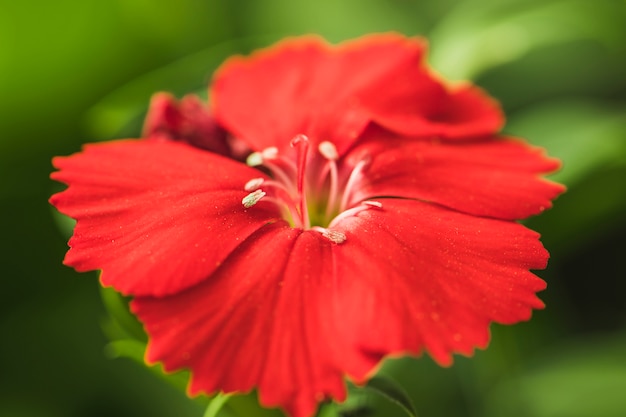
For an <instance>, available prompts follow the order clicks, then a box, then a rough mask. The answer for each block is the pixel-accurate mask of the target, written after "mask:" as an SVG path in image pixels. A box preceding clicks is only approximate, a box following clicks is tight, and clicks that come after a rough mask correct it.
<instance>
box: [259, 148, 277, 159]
mask: <svg viewBox="0 0 626 417" xmlns="http://www.w3.org/2000/svg"><path fill="white" fill-rule="evenodd" d="M261 155H262V156H263V158H264V159H276V157H277V156H278V148H277V147H275V146H270V147H269V148H265V149H263V150H262V151H261Z"/></svg>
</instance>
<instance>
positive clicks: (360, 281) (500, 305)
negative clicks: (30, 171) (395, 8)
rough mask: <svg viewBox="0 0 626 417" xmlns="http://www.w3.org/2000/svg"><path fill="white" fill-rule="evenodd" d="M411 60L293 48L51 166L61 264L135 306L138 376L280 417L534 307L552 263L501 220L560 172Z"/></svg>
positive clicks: (530, 205)
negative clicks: (240, 396)
mask: <svg viewBox="0 0 626 417" xmlns="http://www.w3.org/2000/svg"><path fill="white" fill-rule="evenodd" d="M424 53H425V44H424V42H423V41H422V40H419V39H412V38H404V37H402V36H400V35H393V34H387V35H374V36H368V37H364V38H361V39H359V40H356V41H351V42H346V43H344V44H341V45H339V46H334V47H333V46H329V45H327V44H326V43H324V42H323V41H321V40H319V39H317V38H311V37H306V38H300V39H291V40H287V41H284V42H282V43H280V44H279V45H276V46H274V47H272V48H269V49H266V50H263V51H261V52H257V53H255V54H253V55H252V56H251V57H249V58H243V57H236V58H232V59H230V60H229V61H227V62H226V63H225V64H224V65H223V66H222V68H221V69H220V70H219V71H218V72H217V74H216V75H215V78H214V81H213V84H212V86H211V90H210V96H211V97H212V106H211V110H209V109H208V108H205V107H204V106H203V105H202V104H201V103H200V102H199V101H198V100H197V99H195V98H193V97H189V98H185V99H184V100H183V101H182V102H181V103H180V104H179V103H176V102H175V101H174V99H173V98H172V97H170V96H165V95H158V96H156V97H155V99H154V101H153V103H152V107H151V111H150V114H149V116H148V119H147V123H146V129H145V136H146V137H147V138H148V140H122V141H116V142H110V143H103V144H94V145H88V146H86V147H85V148H84V150H83V151H82V152H81V153H78V154H76V155H73V156H70V157H59V158H55V159H54V165H55V167H56V168H58V169H59V171H57V172H55V173H54V174H52V177H53V178H54V179H56V180H58V181H61V182H64V183H66V184H68V185H69V187H68V188H67V190H65V191H63V192H61V193H59V194H56V195H54V196H53V197H52V198H51V202H52V204H53V205H54V206H56V207H57V208H58V209H59V210H60V211H61V212H63V213H65V214H67V215H69V216H71V217H73V218H75V219H76V220H77V224H76V229H75V231H74V236H73V237H72V239H71V240H70V246H71V249H70V250H69V252H68V254H67V257H66V259H65V263H66V264H67V265H70V266H73V267H74V268H76V270H78V271H87V270H98V269H99V270H102V276H101V280H102V284H103V285H105V286H112V287H113V288H115V289H116V290H118V291H120V292H122V293H123V294H126V295H131V296H133V297H134V300H133V301H132V305H131V307H132V310H133V311H134V313H135V314H136V315H137V316H138V317H139V319H140V320H141V321H142V322H143V323H144V325H145V328H146V331H147V333H148V335H149V338H150V341H149V344H148V351H147V355H146V358H147V361H148V362H163V364H164V366H165V369H167V370H176V369H180V368H189V369H190V370H191V374H192V377H191V382H190V387H189V391H190V393H191V394H197V393H199V392H207V393H212V392H215V391H218V390H221V391H225V392H231V391H248V390H250V389H252V388H254V387H256V388H258V392H259V396H260V401H261V403H262V404H264V405H266V406H280V407H282V408H284V409H285V410H286V411H287V413H288V414H290V415H291V416H294V417H306V416H310V415H311V414H313V413H314V410H315V408H316V405H317V403H318V402H319V401H321V400H323V399H324V398H333V399H336V400H339V401H341V400H343V399H344V398H345V395H346V389H345V386H344V379H343V378H344V376H347V377H349V378H351V379H352V380H354V381H356V382H357V383H359V382H363V381H365V380H366V379H367V378H368V377H369V376H371V375H372V373H373V372H374V371H375V369H376V366H377V365H378V364H379V363H380V361H381V359H382V358H383V357H385V356H386V355H390V354H411V355H418V354H420V353H421V352H422V351H426V352H428V353H429V354H430V355H431V356H432V357H433V358H434V359H435V360H436V361H437V362H438V363H440V364H442V365H448V364H450V363H451V361H452V354H453V353H461V354H465V355H471V354H472V352H473V350H474V349H475V348H476V347H479V348H484V347H485V346H486V345H487V343H488V339H489V325H490V323H491V322H497V323H504V324H511V323H515V322H518V321H521V320H527V319H528V318H529V317H530V315H531V310H532V309H535V308H542V307H543V304H542V302H541V301H540V300H539V299H538V298H537V296H536V292H537V291H540V290H543V289H544V288H545V283H544V282H543V281H542V280H541V279H539V278H537V277H536V276H535V275H533V274H532V273H531V272H529V270H530V269H541V268H544V267H545V265H546V262H547V259H548V254H547V252H546V251H545V250H544V248H543V247H542V245H541V243H540V242H539V240H538V237H539V236H538V234H537V233H535V232H532V231H530V230H528V229H526V228H525V227H524V226H522V225H520V224H518V223H517V222H516V220H518V219H523V218H526V217H528V216H531V215H535V214H538V213H541V212H542V211H543V210H544V209H547V208H549V207H550V206H551V200H552V199H554V198H555V197H556V196H557V195H558V194H559V193H560V192H562V190H563V188H562V187H561V186H559V185H556V184H553V183H550V182H548V181H546V180H543V179H542V178H540V175H541V174H544V173H548V172H550V171H553V170H555V169H556V168H557V167H558V162H557V161H555V160H552V159H548V158H546V157H545V156H543V154H542V152H541V151H540V150H537V149H534V148H531V147H529V146H528V145H526V144H524V143H523V142H522V141H520V140H517V139H513V138H508V137H503V136H500V135H498V134H497V131H498V130H499V129H500V128H501V126H502V124H503V116H502V114H501V111H500V109H499V107H498V105H497V103H496V102H495V101H494V100H492V99H490V98H489V97H488V96H486V95H485V93H483V92H482V91H481V90H479V89H478V88H476V87H474V86H472V85H469V84H464V85H458V86H455V87H450V86H448V85H446V84H445V83H444V82H442V81H441V80H439V79H438V78H437V77H435V76H434V75H433V74H432V73H431V72H430V71H429V70H428V68H427V67H426V66H425V64H424V62H423V59H424ZM212 112H213V113H212ZM215 121H217V123H216V122H215ZM242 152H244V153H250V155H249V156H248V158H247V162H248V164H247V165H248V166H247V165H246V164H244V163H242V162H239V160H240V156H241V154H242Z"/></svg>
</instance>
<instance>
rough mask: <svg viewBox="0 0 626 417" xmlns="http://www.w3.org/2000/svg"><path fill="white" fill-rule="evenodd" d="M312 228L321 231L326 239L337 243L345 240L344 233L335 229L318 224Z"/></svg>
mask: <svg viewBox="0 0 626 417" xmlns="http://www.w3.org/2000/svg"><path fill="white" fill-rule="evenodd" d="M312 230H315V231H316V232H319V233H321V234H322V236H324V237H325V238H326V239H328V240H330V241H331V242H333V243H336V244H338V245H339V244H341V243H343V242H345V241H346V235H345V234H343V233H342V232H339V231H337V230H331V229H325V228H323V227H319V226H314V227H312Z"/></svg>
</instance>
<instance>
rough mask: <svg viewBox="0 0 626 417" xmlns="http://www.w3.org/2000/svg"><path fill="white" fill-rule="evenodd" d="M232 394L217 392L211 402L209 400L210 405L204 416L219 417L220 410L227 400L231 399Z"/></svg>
mask: <svg viewBox="0 0 626 417" xmlns="http://www.w3.org/2000/svg"><path fill="white" fill-rule="evenodd" d="M230 397H231V394H222V393H220V394H217V395H216V396H215V397H213V399H212V400H211V402H209V406H208V407H207V409H206V411H205V412H204V416H203V417H217V416H218V415H219V412H220V410H221V409H222V407H223V406H224V404H226V401H228V400H229V398H230Z"/></svg>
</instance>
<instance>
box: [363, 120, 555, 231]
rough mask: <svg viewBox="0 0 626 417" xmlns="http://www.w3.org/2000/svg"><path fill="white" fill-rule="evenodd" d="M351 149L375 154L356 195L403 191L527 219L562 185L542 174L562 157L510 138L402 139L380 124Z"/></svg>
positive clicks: (469, 208)
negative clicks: (387, 131)
mask: <svg viewBox="0 0 626 417" xmlns="http://www.w3.org/2000/svg"><path fill="white" fill-rule="evenodd" d="M372 137H373V139H372V140H371V141H368V142H365V143H364V144H363V145H362V146H359V147H357V148H356V149H355V150H354V152H353V154H354V155H357V156H359V155H362V154H363V153H364V152H367V153H368V154H370V155H372V156H373V158H372V162H371V165H370V166H369V167H368V171H367V175H365V176H364V177H363V181H362V182H361V184H359V185H358V186H357V187H355V189H356V190H357V192H356V193H355V195H354V200H355V201H359V200H364V199H368V198H373V197H378V196H383V197H385V196H386V197H403V198H414V199H419V200H426V201H432V202H435V203H438V204H442V205H444V206H447V207H450V208H453V209H456V210H460V211H463V212H465V213H470V214H475V215H478V216H488V217H495V218H501V219H507V220H512V219H524V218H526V217H528V216H531V215H535V214H539V213H541V212H542V211H543V210H545V209H548V208H550V207H552V202H551V200H552V199H554V198H555V197H556V196H557V195H558V194H560V193H562V192H563V190H564V188H563V187H562V186H561V185H559V184H555V183H552V182H549V181H547V180H545V179H542V178H541V177H540V175H541V174H546V173H549V172H552V171H554V170H556V169H557V168H558V167H559V162H558V161H557V160H555V159H551V158H547V157H546V156H545V155H544V154H543V151H542V150H541V149H538V148H533V147H531V146H529V145H527V144H525V143H523V142H521V141H518V140H515V139H511V138H491V139H486V140H483V141H480V142H455V143H449V142H438V141H418V140H408V139H400V138H397V137H392V136H391V135H388V134H385V133H384V132H381V131H380V130H379V131H377V132H375V133H373V135H372Z"/></svg>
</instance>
